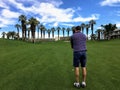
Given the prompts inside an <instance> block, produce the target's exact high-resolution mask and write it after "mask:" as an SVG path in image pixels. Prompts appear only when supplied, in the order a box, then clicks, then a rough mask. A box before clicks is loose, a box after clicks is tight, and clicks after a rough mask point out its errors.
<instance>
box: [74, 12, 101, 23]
mask: <svg viewBox="0 0 120 90" xmlns="http://www.w3.org/2000/svg"><path fill="white" fill-rule="evenodd" d="M99 16H100V15H99V14H92V15H91V16H90V17H86V18H84V17H81V16H79V17H77V18H74V19H73V21H74V22H87V21H90V20H92V19H93V20H97V19H99Z"/></svg>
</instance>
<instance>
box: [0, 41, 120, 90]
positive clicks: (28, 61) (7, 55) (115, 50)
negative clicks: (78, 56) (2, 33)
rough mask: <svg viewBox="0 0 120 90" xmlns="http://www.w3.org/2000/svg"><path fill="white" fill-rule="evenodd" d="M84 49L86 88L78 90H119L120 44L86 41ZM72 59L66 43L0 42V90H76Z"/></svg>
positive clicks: (118, 42)
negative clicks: (85, 48)
mask: <svg viewBox="0 0 120 90" xmlns="http://www.w3.org/2000/svg"><path fill="white" fill-rule="evenodd" d="M87 49H88V51H87V55H88V57H87V59H88V61H87V70H88V72H87V87H86V88H84V89H83V88H80V90H120V40H111V41H99V42H98V41H88V42H87ZM72 58H73V56H72V49H71V47H70V43H69V42H63V41H59V42H40V43H35V44H32V43H27V42H22V41H15V40H3V39H0V90H77V89H76V88H74V87H73V82H74V71H73V70H72V69H73V66H72ZM80 78H81V77H80Z"/></svg>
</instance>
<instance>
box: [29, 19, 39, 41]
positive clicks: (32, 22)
mask: <svg viewBox="0 0 120 90" xmlns="http://www.w3.org/2000/svg"><path fill="white" fill-rule="evenodd" d="M28 21H29V22H28V23H29V24H30V29H31V33H32V42H33V43H35V30H36V26H37V25H38V24H39V21H38V20H37V19H36V18H34V17H31V18H30V19H29V20H28Z"/></svg>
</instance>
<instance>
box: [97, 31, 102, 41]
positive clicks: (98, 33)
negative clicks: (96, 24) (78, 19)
mask: <svg viewBox="0 0 120 90" xmlns="http://www.w3.org/2000/svg"><path fill="white" fill-rule="evenodd" d="M101 31H102V30H101V29H97V31H96V33H97V40H100V38H101V37H100V35H101V34H100V33H101Z"/></svg>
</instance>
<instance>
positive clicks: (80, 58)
mask: <svg viewBox="0 0 120 90" xmlns="http://www.w3.org/2000/svg"><path fill="white" fill-rule="evenodd" d="M86 61H87V58H86V51H77V52H74V53H73V66H74V67H79V64H81V67H86Z"/></svg>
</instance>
